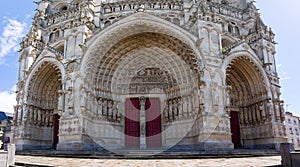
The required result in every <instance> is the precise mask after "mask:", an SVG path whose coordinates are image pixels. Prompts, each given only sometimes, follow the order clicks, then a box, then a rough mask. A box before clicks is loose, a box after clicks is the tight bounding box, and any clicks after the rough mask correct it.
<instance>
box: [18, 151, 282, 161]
mask: <svg viewBox="0 0 300 167" xmlns="http://www.w3.org/2000/svg"><path fill="white" fill-rule="evenodd" d="M17 154H18V155H30V156H46V157H65V158H105V159H135V158H136V159H176V158H236V157H255V156H277V155H280V153H279V152H278V151H275V150H242V149H241V150H232V151H194V152H177V151H176V152H172V151H165V152H162V150H115V152H114V153H111V152H94V151H54V150H52V151H49V150H48V151H45V150H40V151H39V150H37V151H23V152H17Z"/></svg>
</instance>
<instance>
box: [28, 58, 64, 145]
mask: <svg viewBox="0 0 300 167" xmlns="http://www.w3.org/2000/svg"><path fill="white" fill-rule="evenodd" d="M61 88H62V76H61V71H60V69H59V68H58V67H57V66H56V65H54V64H52V63H50V62H47V61H45V62H44V63H42V64H41V65H40V67H39V68H38V70H37V71H35V73H34V75H33V76H32V77H31V79H30V82H29V87H28V96H27V101H28V104H29V109H28V113H27V123H28V125H29V130H30V131H31V132H32V136H33V137H34V138H33V140H34V141H35V142H36V143H33V145H35V146H37V147H41V148H56V145H57V143H58V133H59V118H60V116H59V115H58V98H59V90H61Z"/></svg>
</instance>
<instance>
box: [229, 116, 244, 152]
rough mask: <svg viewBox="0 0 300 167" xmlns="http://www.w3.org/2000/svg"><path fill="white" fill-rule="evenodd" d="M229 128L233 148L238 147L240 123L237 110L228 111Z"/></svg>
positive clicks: (239, 142)
mask: <svg viewBox="0 0 300 167" xmlns="http://www.w3.org/2000/svg"><path fill="white" fill-rule="evenodd" d="M230 128H231V138H232V143H233V144H234V148H239V147H241V146H242V144H241V134H240V124H239V115H238V112H234V111H232V112H230Z"/></svg>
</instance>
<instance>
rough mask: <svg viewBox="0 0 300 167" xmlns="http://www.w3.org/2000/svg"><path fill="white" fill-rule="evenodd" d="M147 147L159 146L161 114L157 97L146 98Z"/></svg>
mask: <svg viewBox="0 0 300 167" xmlns="http://www.w3.org/2000/svg"><path fill="white" fill-rule="evenodd" d="M146 137H147V139H146V143H147V148H155V147H161V114H160V101H159V99H152V98H151V99H149V98H147V99H146Z"/></svg>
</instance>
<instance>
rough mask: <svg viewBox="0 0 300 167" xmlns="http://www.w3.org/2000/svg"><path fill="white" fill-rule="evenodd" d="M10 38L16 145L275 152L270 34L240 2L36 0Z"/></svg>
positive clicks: (276, 91)
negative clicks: (13, 41) (30, 16)
mask: <svg viewBox="0 0 300 167" xmlns="http://www.w3.org/2000/svg"><path fill="white" fill-rule="evenodd" d="M37 5H38V8H37V12H36V15H35V16H34V21H33V24H32V27H31V30H30V32H29V33H28V34H27V35H26V37H25V38H24V39H23V40H22V42H21V49H20V58H19V62H20V71H19V80H18V83H17V102H18V104H17V105H16V106H15V115H14V142H15V143H16V146H17V149H18V150H28V149H29V150H30V149H49V148H55V149H57V150H95V149H98V150H102V149H108V150H113V149H116V150H118V149H127V148H130V149H154V148H158V149H168V148H172V149H175V150H176V149H179V150H181V151H182V150H190V149H194V150H231V149H234V148H269V149H278V146H279V143H282V142H286V141H287V139H286V132H285V126H284V124H283V121H284V118H285V117H284V109H283V101H282V100H281V99H280V94H281V93H280V85H279V78H278V74H277V72H276V63H275V53H276V51H275V44H276V43H275V41H274V33H273V32H272V30H271V29H270V28H268V27H267V26H266V25H264V23H263V22H262V20H261V18H260V15H259V13H258V9H257V8H256V7H255V6H254V4H253V2H248V1H246V0H222V1H221V0H198V1H196V0H193V1H192V0H139V1H138V0H128V1H123V0H42V1H40V2H37Z"/></svg>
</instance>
